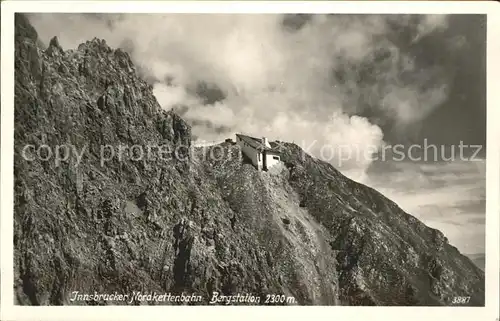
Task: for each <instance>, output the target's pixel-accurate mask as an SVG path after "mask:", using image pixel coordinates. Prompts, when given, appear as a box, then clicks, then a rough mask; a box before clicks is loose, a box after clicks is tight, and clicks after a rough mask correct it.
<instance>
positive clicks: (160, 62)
mask: <svg viewBox="0 0 500 321" xmlns="http://www.w3.org/2000/svg"><path fill="white" fill-rule="evenodd" d="M30 20H31V22H32V23H33V25H34V26H35V28H36V29H37V31H38V33H39V36H40V38H41V40H42V41H43V42H44V43H48V41H49V39H50V38H51V37H53V36H57V37H58V38H59V41H60V44H61V45H62V46H63V47H64V48H65V49H74V48H76V47H77V46H78V44H80V43H82V42H85V41H86V40H90V39H92V38H94V37H98V38H103V39H105V40H106V41H107V43H108V44H109V45H110V46H112V47H121V48H124V49H126V50H127V51H128V52H129V53H130V54H131V57H132V59H133V60H134V62H135V64H136V67H137V69H138V71H139V73H140V74H141V76H142V77H143V78H145V79H146V80H147V81H149V82H150V83H151V84H152V85H153V86H154V87H153V88H154V93H155V95H156V97H157V99H158V101H159V103H160V104H161V105H162V107H163V108H165V109H171V108H175V109H176V110H177V111H178V112H179V113H180V114H181V115H182V117H183V118H184V119H186V120H187V121H188V122H189V123H190V124H191V125H192V127H193V132H194V135H195V136H196V139H197V140H199V141H219V140H223V139H225V138H228V137H234V134H235V133H237V132H243V133H247V134H250V135H256V136H268V137H269V138H270V139H271V140H273V139H280V140H285V141H291V142H295V143H297V144H299V145H301V146H302V147H304V148H306V149H307V151H308V152H309V153H310V154H312V155H313V156H316V157H319V158H323V159H325V160H327V161H331V162H332V163H333V164H334V165H335V166H337V167H338V168H339V169H341V170H342V171H343V172H344V173H345V174H346V175H348V176H349V177H351V178H353V179H356V180H358V181H361V182H363V183H365V184H368V185H371V186H373V187H375V188H377V189H378V190H380V191H381V192H383V193H384V194H385V195H387V196H388V197H390V198H391V199H393V200H395V201H396V202H397V203H398V204H399V205H400V206H401V207H402V208H403V209H405V210H407V211H408V212H409V213H411V214H413V215H415V216H417V217H419V218H420V219H421V220H423V221H424V222H425V223H426V224H428V225H430V226H433V227H436V228H439V229H441V230H442V231H443V232H444V233H445V234H446V235H447V236H448V238H449V239H450V242H451V243H452V244H454V245H456V246H457V247H458V248H459V249H460V250H461V251H462V252H464V253H471V254H473V253H484V220H485V209H484V203H485V202H484V197H485V174H484V172H485V162H484V157H485V148H482V149H481V150H479V153H478V154H477V155H476V161H471V160H470V157H471V156H473V154H475V152H476V150H477V149H478V148H477V147H468V148H464V149H463V151H464V152H463V153H462V156H463V157H462V158H463V159H455V160H454V161H452V162H450V161H447V160H446V159H445V160H443V159H442V158H443V157H442V156H445V157H446V158H449V157H450V155H451V154H452V153H454V154H457V153H458V147H457V146H458V145H459V144H460V143H462V144H465V145H484V144H485V140H486V95H485V93H486V76H485V75H486V72H485V64H486V59H485V49H486V48H485V47H486V45H485V44H486V27H485V25H486V17H485V16H479V15H451V16H450V15H293V16H292V15H270V14H268V15H199V14H197V15H195V14H184V15H179V14H177V15H164V14H155V15H141V14H33V15H30ZM424 142H425V144H427V145H432V144H434V145H435V146H437V152H436V150H434V153H432V157H430V159H418V160H415V159H412V160H408V158H407V157H406V158H404V159H397V160H395V159H394V157H392V155H394V154H393V152H394V149H393V147H394V146H401V150H402V152H403V154H405V155H408V153H409V152H408V151H409V148H410V146H412V144H413V145H415V144H416V145H417V146H422V145H424ZM398 144H401V145H398ZM325 147H326V148H325ZM339 147H341V148H339ZM383 147H388V148H389V149H388V150H389V154H388V155H391V156H390V157H384V159H380V157H378V158H379V159H378V160H374V159H373V157H370V155H372V153H374V154H373V155H376V156H377V155H378V156H380V151H381V149H382V148H383ZM441 148H443V150H444V153H441ZM332 149H333V152H332ZM345 150H349V151H350V153H351V154H350V157H345V152H344V151H345ZM353 150H354V151H356V153H355V154H356V155H357V156H356V157H354V156H353V153H352V151H353ZM391 151H392V153H391ZM359 155H363V156H361V157H360V156H359ZM415 155H417V156H422V155H424V153H423V150H422V148H420V149H418V148H417V149H413V156H414V157H415ZM426 155H427V154H426ZM434 157H437V158H436V159H434ZM464 157H468V158H469V160H466V159H465V158H464ZM434 160H436V161H434Z"/></svg>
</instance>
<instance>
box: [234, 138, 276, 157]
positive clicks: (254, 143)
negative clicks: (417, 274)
mask: <svg viewBox="0 0 500 321" xmlns="http://www.w3.org/2000/svg"><path fill="white" fill-rule="evenodd" d="M236 136H237V137H239V138H240V139H241V140H242V141H244V142H246V143H247V144H248V145H250V146H251V147H253V148H255V149H257V150H259V151H264V150H266V151H270V152H275V153H278V152H279V150H278V149H277V148H272V147H271V148H269V147H267V146H266V145H264V144H263V143H262V140H261V139H260V138H255V137H251V136H247V135H242V134H236Z"/></svg>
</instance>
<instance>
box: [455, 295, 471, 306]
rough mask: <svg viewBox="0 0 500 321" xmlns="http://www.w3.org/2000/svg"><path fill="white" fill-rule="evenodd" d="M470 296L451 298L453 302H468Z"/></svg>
mask: <svg viewBox="0 0 500 321" xmlns="http://www.w3.org/2000/svg"><path fill="white" fill-rule="evenodd" d="M469 301H470V296H455V297H453V299H452V300H451V303H452V304H466V303H469Z"/></svg>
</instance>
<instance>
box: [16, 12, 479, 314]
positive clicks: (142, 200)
mask: <svg viewBox="0 0 500 321" xmlns="http://www.w3.org/2000/svg"><path fill="white" fill-rule="evenodd" d="M15 23H16V34H15V50H16V52H15V133H14V135H15V156H14V157H15V159H14V175H15V187H14V188H15V190H14V193H15V194H14V195H15V203H14V262H15V284H14V290H15V295H16V301H17V303H19V304H23V305H62V304H179V303H175V302H174V303H172V302H151V301H149V302H145V301H141V300H131V302H125V301H105V300H100V301H94V300H79V301H73V300H72V299H71V298H72V297H73V295H72V293H74V292H75V291H78V292H79V293H82V294H83V293H87V294H93V293H113V292H115V291H116V292H118V293H124V294H125V293H133V292H134V291H141V292H149V293H151V292H155V291H156V292H158V293H166V292H168V293H172V294H181V293H182V294H185V295H191V294H195V295H197V296H200V297H201V298H202V300H201V301H198V302H194V303H193V304H208V303H209V301H210V299H211V297H212V294H213V293H214V292H218V293H219V294H223V295H236V294H241V295H245V294H251V295H254V296H255V297H259V298H261V301H260V302H252V303H251V304H264V303H265V299H266V296H267V295H271V294H276V295H285V296H286V297H287V298H289V297H293V300H287V301H284V302H274V304H304V305H305V304H315V305H341V304H342V305H449V304H451V300H452V299H453V297H454V296H470V297H471V299H470V301H469V303H468V304H469V305H483V304H484V273H483V272H482V271H481V270H479V269H478V268H476V267H475V266H474V265H473V264H472V262H471V261H470V260H469V259H468V258H466V257H465V256H463V255H461V254H460V253H459V252H458V251H457V249H456V248H454V247H453V246H451V245H449V244H448V242H447V240H446V238H445V237H444V236H443V234H442V233H441V232H439V231H437V230H434V229H431V228H429V227H427V226H425V225H424V224H423V223H421V222H420V221H418V220H417V219H415V218H414V217H413V216H411V215H409V214H407V213H405V212H403V211H402V210H401V209H400V208H398V206H397V205H396V204H394V203H393V202H391V201H390V200H388V199H387V198H385V197H384V196H383V195H381V194H379V193H378V192H376V191H375V190H372V189H370V188H368V187H366V186H363V185H360V184H358V183H355V182H353V181H351V180H349V179H347V178H346V177H344V176H343V175H341V174H340V173H339V172H338V171H337V170H335V169H334V168H333V167H332V166H331V165H329V164H327V163H324V162H321V161H318V160H315V159H313V158H311V157H309V156H308V155H305V156H304V157H303V151H302V150H300V148H298V147H297V146H296V145H293V144H283V146H284V148H283V153H284V160H285V162H286V165H287V166H286V167H285V166H283V167H277V168H276V169H273V171H269V172H259V171H256V170H255V169H254V168H253V167H252V166H251V165H249V164H246V163H245V161H244V160H243V159H242V157H241V153H240V152H239V150H238V149H237V148H235V145H234V144H233V143H231V142H230V141H228V142H225V143H223V144H221V145H219V146H215V147H211V148H210V149H208V150H199V149H196V150H194V152H190V150H192V148H191V133H190V127H189V126H188V124H186V123H185V122H184V121H183V120H182V118H180V117H179V116H178V115H177V114H175V113H174V112H172V111H169V112H167V111H163V110H161V108H160V106H159V105H158V102H157V101H156V99H155V97H154V96H153V94H152V88H151V86H150V85H148V84H147V83H146V82H144V81H143V80H141V79H140V78H139V77H138V76H137V73H136V70H135V67H134V65H133V63H132V61H131V59H130V57H129V56H128V54H127V53H126V52H124V51H123V50H120V49H112V48H110V47H109V46H107V45H106V43H105V41H103V40H100V39H93V40H91V41H87V42H86V43H83V44H81V45H80V46H79V47H78V48H77V49H76V50H64V49H63V48H61V46H60V45H59V43H58V41H57V39H56V38H54V39H52V40H51V41H50V44H49V45H48V47H47V48H42V47H41V46H40V45H39V42H38V39H37V34H36V31H35V30H34V29H33V27H32V26H31V25H30V24H29V21H28V20H27V19H26V17H25V16H23V15H19V14H18V15H16V21H15ZM210 155H212V156H210ZM214 156H216V157H214ZM219 304H225V302H224V301H222V302H221V303H219Z"/></svg>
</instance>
